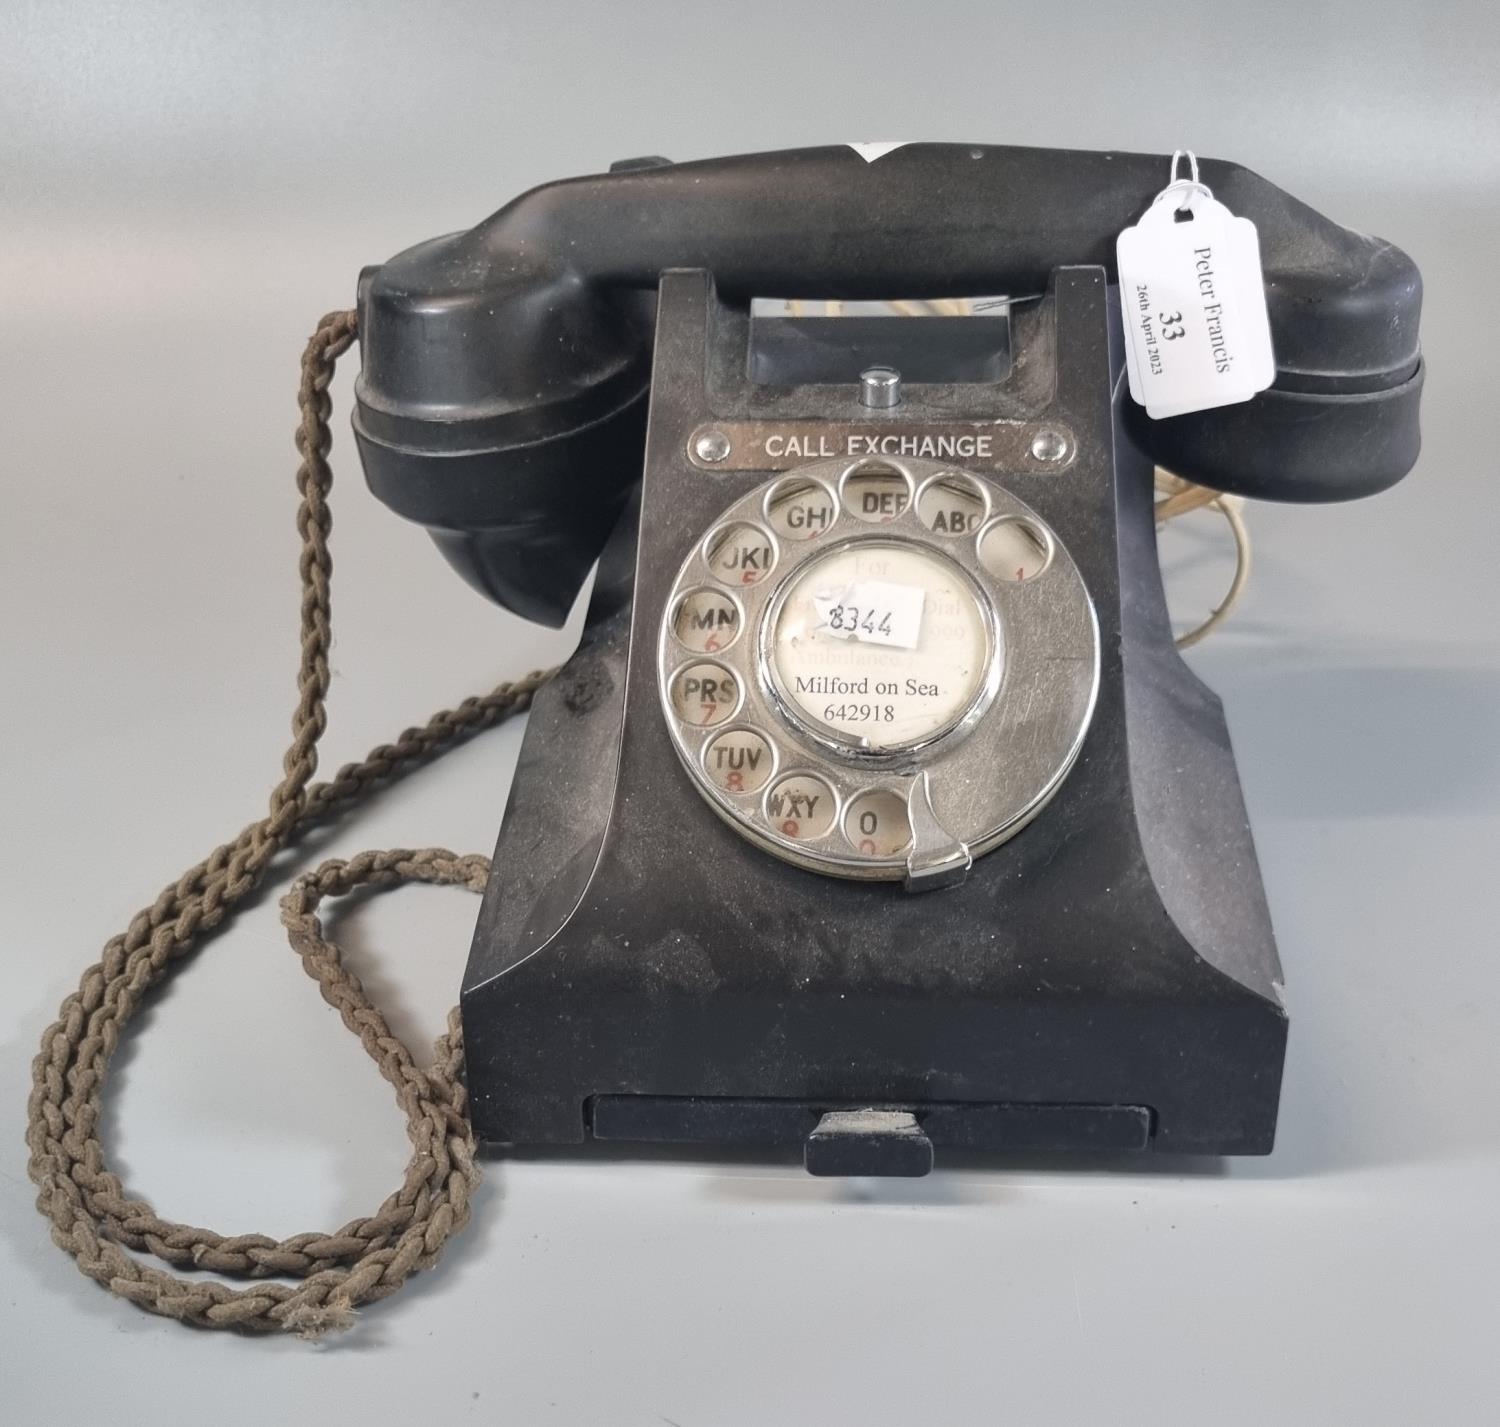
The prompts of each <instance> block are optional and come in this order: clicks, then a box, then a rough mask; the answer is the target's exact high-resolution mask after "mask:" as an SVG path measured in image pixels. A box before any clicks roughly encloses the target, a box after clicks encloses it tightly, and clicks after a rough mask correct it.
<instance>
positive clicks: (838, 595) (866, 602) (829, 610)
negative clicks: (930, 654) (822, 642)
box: [813, 580, 927, 649]
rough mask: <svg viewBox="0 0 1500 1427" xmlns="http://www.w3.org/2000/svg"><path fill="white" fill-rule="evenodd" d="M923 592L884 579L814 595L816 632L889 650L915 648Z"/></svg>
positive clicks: (919, 629) (920, 619)
mask: <svg viewBox="0 0 1500 1427" xmlns="http://www.w3.org/2000/svg"><path fill="white" fill-rule="evenodd" d="M926 598H927V592H926V591H925V590H921V589H918V588H916V587H915V586H914V585H896V584H892V583H891V582H890V581H888V580H857V581H855V582H854V583H853V584H851V585H847V586H845V588H844V589H842V590H835V591H834V592H833V593H832V594H828V595H822V594H819V595H814V596H813V608H814V609H815V610H816V611H817V614H818V618H819V619H820V620H821V621H822V623H821V624H820V625H819V626H818V633H819V634H831V635H833V637H834V638H835V639H857V640H860V641H861V642H862V643H865V644H885V645H889V646H890V647H891V648H892V649H915V648H916V647H917V644H918V643H919V642H920V640H921V637H922V605H923V603H924V602H925V601H926Z"/></svg>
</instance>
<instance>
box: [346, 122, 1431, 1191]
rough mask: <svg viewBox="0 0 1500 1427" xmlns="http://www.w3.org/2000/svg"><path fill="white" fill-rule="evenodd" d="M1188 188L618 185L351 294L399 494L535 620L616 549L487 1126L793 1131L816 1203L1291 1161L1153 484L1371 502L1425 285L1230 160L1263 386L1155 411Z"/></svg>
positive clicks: (665, 176)
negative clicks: (1137, 338)
mask: <svg viewBox="0 0 1500 1427" xmlns="http://www.w3.org/2000/svg"><path fill="white" fill-rule="evenodd" d="M1167 171H1168V166H1167V161H1166V160H1165V159H1161V158H1157V157H1154V156H1147V155H1132V154H1106V153H1099V154H1094V153H1070V152H1059V151H1051V150H1033V149H1010V148H990V147H983V146H969V145H941V144H913V145H905V146H901V147H899V148H897V149H896V150H895V151H894V152H891V153H888V154H886V155H885V156H883V157H880V158H878V159H877V160H876V161H875V162H866V161H865V158H864V157H863V156H861V155H859V154H857V153H855V152H854V151H853V150H852V149H848V148H843V149H832V148H831V149H811V150H802V151H796V152H789V153H777V154H762V155H755V156H750V157H745V158H733V159H720V160H714V161H711V162H704V163H688V164H671V163H668V162H666V161H665V160H659V159H649V160H639V161H635V162H631V163H627V164H623V165H617V166H616V168H615V170H612V171H611V172H610V173H609V174H607V175H603V176H599V177H594V178H584V179H574V180H570V181H568V182H564V183H557V184H550V185H547V186H545V187H543V188H539V189H535V190H533V191H532V192H530V193H528V194H525V195H523V196H522V197H521V198H518V199H517V200H515V201H514V202H513V203H511V204H509V205H508V206H507V207H505V208H503V209H501V210H500V211H499V212H498V213H496V214H495V215H494V216H493V217H492V218H490V219H488V220H486V221H485V222H484V223H481V224H480V225H479V226H478V227H476V228H474V229H472V230H470V231H469V232H466V233H459V234H454V235H450V236H448V237H445V238H439V239H435V240H433V241H431V242H428V243H424V244H421V245H419V246H418V247H416V248H413V249H411V250H409V251H408V252H405V253H403V254H401V255H400V256H398V257H396V258H394V259H393V260H392V261H390V262H389V263H386V264H385V265H383V266H381V267H378V268H374V269H370V270H367V271H366V272H365V273H364V274H363V276H362V278H361V281H360V286H359V329H360V343H361V348H362V354H363V370H362V372H361V375H360V377H359V380H358V383H357V386H356V396H357V409H356V413H355V418H354V425H355V433H356V436H357V438H358V442H359V447H360V454H361V457H362V460H363V462H364V467H365V473H366V477H367V479H368V481H369V484H370V486H371V488H372V490H374V492H375V493H376V494H377V495H378V496H379V497H380V498H381V499H383V500H384V501H386V502H387V503H388V504H389V505H391V506H392V507H393V508H394V509H396V510H397V511H399V512H400V513H401V514H403V515H405V516H408V517H410V518H411V519H414V520H416V521H418V522H420V523H421V524H422V525H424V526H425V527H426V528H427V529H428V530H429V531H430V532H431V533H432V535H433V538H434V539H435V540H436V541H437V543H438V545H439V546H440V547H441V549H442V551H443V553H444V554H445V555H446V556H447V558H448V559H449V560H450V561H451V562H452V564H453V565H454V566H455V567H456V568H457V569H458V570H459V572H460V573H461V574H462V575H463V576H464V577H465V578H466V579H467V580H468V581H469V582H470V583H471V584H473V585H475V586H476V587H477V588H478V589H480V590H482V591H483V592H484V593H486V594H487V595H489V596H490V597H491V598H492V599H494V600H496V601H497V602H498V603H500V604H502V605H505V606H507V607H508V608H510V609H512V610H514V611H516V612H517V613H520V614H522V615H524V616H526V617H527V618H530V619H533V620H537V621H540V622H544V623H549V624H558V623H560V622H561V621H562V620H563V618H564V617H565V616H566V614H567V612H568V609H569V607H570V605H571V603H572V601H573V599H574V597H575V595H576V594H577V591H578V589H579V587H580V585H581V583H582V581H583V579H584V578H585V576H586V574H587V572H588V570H589V569H590V568H591V566H593V564H594V562H595V561H596V560H598V562H599V573H598V577H597V580H596V584H595V589H594V593H593V596H592V602H591V605H590V610H589V616H588V620H587V623H586V627H585V632H584V636H583V642H582V644H581V646H580V648H579V651H578V653H577V654H576V655H575V656H574V658H573V660H572V661H571V662H570V663H569V664H568V665H567V666H566V667H565V668H564V670H563V671H562V672H561V674H560V675H559V676H558V677H557V678H556V679H555V680H554V681H553V683H552V685H550V686H549V687H548V688H547V689H545V690H543V691H542V692H541V693H540V694H539V695H538V697H537V699H536V702H535V705H534V708H533V713H532V718H531V723H530V726H529V728H528V731H527V737H526V742H525V745H524V747H523V750H522V754H521V758H520V763H519V766H518V769H517V773H516V777H515V782H514V785H513V787H512V791H511V797H510V804H509V807H508V808H507V812H506V817H505V821H504V825H503V827H502V830H501V834H500V840H499V844H498V847H497V851H496V858H495V867H496V869H497V870H496V873H495V876H494V878H493V880H492V883H491V886H490V888H489V891H488V892H487V894H486V897H485V901H484V905H483V908H482V910H481V914H480V919H479V925H478V928H477V930H476V934H475V938H474V944H473V949H472V952H471V956H470V961H469V967H468V971H467V973H466V976H465V981H464V989H463V997H462V1005H463V1016H464V1028H465V1037H466V1055H467V1073H468V1082H469V1087H470V1092H471V1096H472V1101H471V1103H472V1109H473V1117H474V1124H475V1128H476V1132H477V1133H478V1135H479V1136H480V1137H481V1138H483V1139H492V1140H507V1141H513V1142H522V1143H577V1142H580V1141H583V1140H585V1139H590V1138H592V1139H599V1140H608V1139H617V1140H637V1141H639V1140H663V1141H679V1142H682V1141H686V1142H694V1141H699V1142H749V1143H773V1144H784V1145H801V1146H802V1147H803V1149H804V1153H805V1156H806V1160H807V1164H808V1167H809V1168H810V1169H812V1170H814V1171H815V1172H820V1173H836V1172H855V1171H863V1172H872V1173H916V1172H921V1171H922V1170H923V1169H925V1168H926V1167H927V1165H929V1164H930V1163H931V1157H932V1154H933V1152H934V1146H937V1147H942V1146H957V1147H968V1148H1010V1149H1016V1148H1022V1149H1024V1148H1042V1149H1049V1150H1051V1149H1072V1148H1115V1149H1135V1150H1143V1149H1163V1150H1184V1151H1195V1152H1205V1153H1264V1152H1266V1151H1268V1150H1269V1149H1270V1147H1271V1143H1272V1138H1273V1134H1274V1127H1275V1120H1276V1109H1277V1100H1278V1092H1279V1084H1280V1075H1281V1065H1282V1055H1283V1049H1284V1045H1285V1035H1286V1017H1285V1012H1284V1009H1283V1005H1282V999H1281V970H1280V966H1279V962H1278V960H1277V955H1276V950H1275V945H1274V941H1273V939H1272V936H1271V930H1270V923H1269V918H1268V915H1267V911H1266V907H1265V901H1264V896H1263V893H1262V891H1261V889H1260V885H1259V881H1258V876H1257V874H1256V871H1255V868H1256V863H1255V853H1254V848H1253V845H1252V843H1251V840H1250V834H1249V829H1248V826H1247V823H1246V819H1245V813H1244V807H1243V803H1242V800H1241V797H1240V793H1239V786H1238V779H1237V776H1236V773H1235V769H1234V763H1233V756H1232V753H1231V751H1230V748H1229V741H1228V735H1227V732H1226V730H1225V726H1224V722H1223V716H1222V713H1221V711H1220V709H1219V706H1218V704H1217V701H1216V700H1214V698H1213V697H1212V695H1210V694H1209V693H1208V691H1207V690H1205V689H1204V688H1203V687H1202V685H1201V684H1200V683H1199V682H1198V681H1197V680H1196V679H1195V678H1194V677H1193V675H1192V674H1191V673H1190V672H1189V671H1188V669H1187V668H1186V666H1185V665H1184V664H1183V663H1182V661H1181V659H1180V658H1179V657H1178V655H1177V653H1176V651H1175V650H1174V648H1173V646H1172V636H1171V629H1170V625H1169V622H1168V619H1167V615H1166V609H1165V603H1164V599H1163V595H1162V589H1161V580H1160V572H1159V569H1158V567H1157V563H1156V555H1155V542H1154V532H1153V506H1152V501H1151V495H1150V486H1151V476H1152V469H1153V466H1157V465H1160V466H1165V467H1167V468H1170V470H1172V471H1173V472H1175V473H1177V474H1178V475H1179V476H1182V477H1185V478H1187V479H1190V480H1192V481H1194V482H1197V483H1199V484H1201V485H1205V486H1208V487H1210V488H1212V489H1213V490H1215V491H1220V492H1231V493H1238V494H1243V495H1248V496H1260V497H1268V498H1273V499H1283V500H1301V501H1313V500H1342V499H1347V498H1351V497H1355V496H1360V495H1366V494H1370V493H1372V492H1375V491H1378V490H1380V489H1382V488H1384V487H1386V486H1388V485H1390V484H1391V483H1392V482H1394V481H1395V480H1397V479H1398V478H1399V477H1400V476H1401V475H1403V474H1404V473H1405V472H1406V471H1407V470H1408V469H1409V468H1410V466H1411V465H1412V463H1413V462H1414V460H1415V459H1416V455H1417V450H1418V442H1419V437H1418V421H1417V412H1418V402H1419V398H1420V392H1421V386H1422V378H1423V370H1422V363H1421V356H1420V349H1419V345H1418V339H1417V321H1418V312H1419V307H1420V300H1421V284H1420V279H1419V277H1418V274H1417V271H1416V269H1415V267H1414V266H1413V264H1412V263H1411V261H1410V259H1408V258H1407V257H1406V256H1405V255H1404V254H1403V253H1401V252H1400V251H1399V250H1398V249H1396V248H1394V247H1393V246H1391V245H1390V244H1389V243H1386V242H1383V241H1381V240H1379V239H1375V238H1369V237H1365V236H1363V235H1359V234H1355V233H1352V232H1349V231H1347V230H1346V229H1343V228H1340V227H1339V226H1337V225H1336V224H1334V223H1332V222H1330V221H1329V220H1327V219H1325V218H1323V217H1322V216H1321V215H1319V214H1317V213H1315V212H1313V210H1311V209H1310V208H1308V207H1306V206H1305V205H1303V204H1301V203H1299V202H1297V201H1296V200H1295V199H1293V198H1291V197H1289V196H1288V195H1287V194H1285V193H1283V192H1281V191H1280V190H1279V189H1277V188H1275V187H1274V186H1272V185H1271V184H1269V183H1267V182H1266V181H1265V180H1264V179H1261V178H1259V177H1258V176H1256V175H1255V174H1252V173H1250V172H1248V171H1247V170H1245V169H1242V168H1239V167H1237V166H1235V165H1232V164H1227V163H1218V162H1213V161H1205V162H1204V163H1203V164H1202V165H1201V167H1200V170H1199V174H1200V175H1201V181H1202V182H1204V183H1206V184H1209V185H1211V186H1212V190H1213V193H1214V194H1215V195H1216V196H1217V198H1218V199H1219V200H1220V201H1221V202H1222V203H1224V204H1226V205H1227V206H1228V208H1229V209H1231V210H1232V211H1233V213H1234V214H1237V215H1240V216H1242V217H1246V218H1249V219H1251V220H1252V221H1253V222H1254V224H1255V225H1256V228H1257V230H1258V233H1259V241H1260V256H1261V260H1262V264H1263V270H1264V285H1265V298H1266V307H1267V313H1268V317H1269V326H1270V334H1271V342H1272V346H1273V349H1274V353H1275V363H1276V368H1275V379H1274V382H1273V383H1272V384H1271V386H1270V388H1269V389H1268V390H1264V391H1262V392H1260V393H1259V394H1258V395H1256V396H1254V397H1253V398H1251V399H1250V400H1248V401H1244V402H1242V403H1239V404H1236V405H1224V406H1219V407H1217V408H1215V409H1210V410H1201V411H1193V412H1190V413H1188V414H1183V415H1177V416H1172V417H1168V418H1166V419H1162V420H1152V419H1150V418H1149V417H1147V416H1146V414H1145V413H1144V411H1142V410H1141V409H1140V408H1138V407H1136V406H1135V404H1134V403H1133V402H1132V401H1131V400H1130V399H1129V396H1128V395H1127V394H1126V393H1125V391H1124V385H1125V384H1124V381H1123V370H1122V368H1123V362H1124V358H1123V336H1124V329H1123V326H1122V321H1124V320H1134V313H1133V311H1132V310H1130V309H1129V305H1128V304H1126V307H1127V315H1126V316H1125V317H1123V318H1122V300H1121V297H1120V294H1119V292H1118V289H1117V281H1116V273H1115V268H1114V259H1115V240H1116V237H1117V235H1119V234H1120V232H1121V231H1122V230H1123V229H1125V228H1126V227H1127V226H1128V225H1130V224H1132V223H1133V222H1135V221H1136V220H1137V219H1138V218H1139V217H1140V216H1141V214H1142V211H1143V210H1144V209H1146V208H1147V207H1148V206H1149V205H1150V204H1151V201H1152V198H1153V196H1154V195H1155V194H1156V193H1157V191H1158V190H1159V189H1160V188H1161V185H1162V182H1163V180H1164V178H1165V177H1166V174H1167ZM1179 216H1181V215H1179ZM1187 216H1188V217H1191V214H1188V215H1187ZM1163 337H1164V338H1165V331H1164V333H1163ZM928 889H941V890H938V891H937V892H936V895H933V896H910V895H907V893H908V892H916V891H925V890H928Z"/></svg>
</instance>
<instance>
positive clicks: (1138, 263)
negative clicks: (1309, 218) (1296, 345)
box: [1115, 155, 1276, 419]
mask: <svg viewBox="0 0 1500 1427" xmlns="http://www.w3.org/2000/svg"><path fill="white" fill-rule="evenodd" d="M1189 158H1190V159H1191V155H1189ZM1192 168H1193V177H1192V179H1190V180H1179V179H1177V177H1176V173H1175V169H1176V158H1175V157H1174V159H1173V170H1174V172H1173V175H1172V182H1170V183H1169V184H1168V185H1167V187H1166V188H1164V189H1163V190H1162V191H1161V192H1160V193H1159V194H1157V196H1156V200H1155V202H1153V203H1152V205H1151V207H1150V208H1149V209H1147V210H1146V212H1145V214H1144V215H1143V216H1142V217H1141V219H1140V221H1139V222H1138V223H1136V225H1135V226H1134V227H1133V228H1127V229H1126V230H1125V231H1124V232H1123V233H1121V234H1120V237H1119V239H1118V241H1117V243H1116V245H1115V253H1116V257H1117V260H1118V264H1119V276H1120V315H1121V318H1122V320H1123V322H1124V324H1125V331H1126V333H1127V336H1128V341H1127V343H1126V348H1125V369H1126V373H1127V375H1128V377H1129V379H1130V395H1131V396H1132V397H1134V398H1135V400H1136V401H1137V402H1139V403H1140V405H1142V406H1144V407H1145V408H1146V414H1147V415H1148V416H1150V417H1152V418H1154V419H1160V418H1161V417H1164V416H1180V415H1182V414H1183V413H1184V412H1188V411H1206V410H1208V409H1209V408H1210V407H1215V406H1229V405H1231V404H1233V403H1234V402H1238V401H1248V400H1249V399H1250V398H1251V397H1252V396H1254V395H1255V393H1256V392H1258V391H1264V390H1265V389H1266V388H1267V387H1268V386H1270V385H1271V382H1272V381H1273V380H1274V379H1275V376H1276V359H1275V356H1274V354H1273V353H1272V351H1271V325H1270V322H1269V320H1268V318H1267V316H1266V293H1265V283H1264V279H1263V278H1262V276H1261V269H1260V241H1259V238H1258V237H1257V235H1256V232H1255V224H1254V223H1252V222H1251V221H1250V220H1249V219H1248V218H1236V217H1235V216H1234V214H1233V213H1231V212H1230V211H1229V210H1228V209H1227V208H1226V207H1225V206H1224V205H1223V204H1222V203H1220V202H1219V201H1218V200H1217V199H1216V198H1214V196H1213V194H1212V193H1211V192H1210V191H1209V190H1208V189H1207V188H1205V187H1204V186H1203V185H1202V184H1201V183H1199V182H1198V181H1197V164H1196V161H1194V162H1193V164H1192Z"/></svg>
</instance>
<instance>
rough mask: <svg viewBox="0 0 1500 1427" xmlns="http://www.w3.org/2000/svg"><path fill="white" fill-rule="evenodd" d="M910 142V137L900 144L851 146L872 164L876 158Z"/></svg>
mask: <svg viewBox="0 0 1500 1427" xmlns="http://www.w3.org/2000/svg"><path fill="white" fill-rule="evenodd" d="M910 142H911V140H910V139H905V140H902V142H900V143H899V144H850V145H849V147H850V148H851V149H853V150H854V152H855V153H857V154H858V155H859V156H860V158H862V159H863V160H864V161H865V162H866V163H867V164H872V163H874V162H875V160H876V159H883V158H884V157H885V156H886V155H887V154H889V153H893V152H894V151H895V150H897V149H904V148H905V147H906V146H907V144H908V143H910Z"/></svg>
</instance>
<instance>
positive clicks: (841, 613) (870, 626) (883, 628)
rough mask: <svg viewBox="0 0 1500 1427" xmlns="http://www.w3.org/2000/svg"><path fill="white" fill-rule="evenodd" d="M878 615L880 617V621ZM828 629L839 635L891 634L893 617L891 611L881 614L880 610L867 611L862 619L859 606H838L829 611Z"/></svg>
mask: <svg viewBox="0 0 1500 1427" xmlns="http://www.w3.org/2000/svg"><path fill="white" fill-rule="evenodd" d="M877 615H879V616H880V617H879V619H878V621H877V619H876V616H877ZM828 627H829V628H830V629H832V630H835V631H837V632H838V633H839V634H877V633H879V634H889V633H890V632H891V615H890V611H889V610H887V611H886V612H885V613H884V614H881V613H880V611H878V610H873V609H867V610H865V611H863V617H861V611H860V608H859V606H858V605H852V604H848V605H845V604H836V605H834V607H833V608H832V609H831V610H829V611H828Z"/></svg>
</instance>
